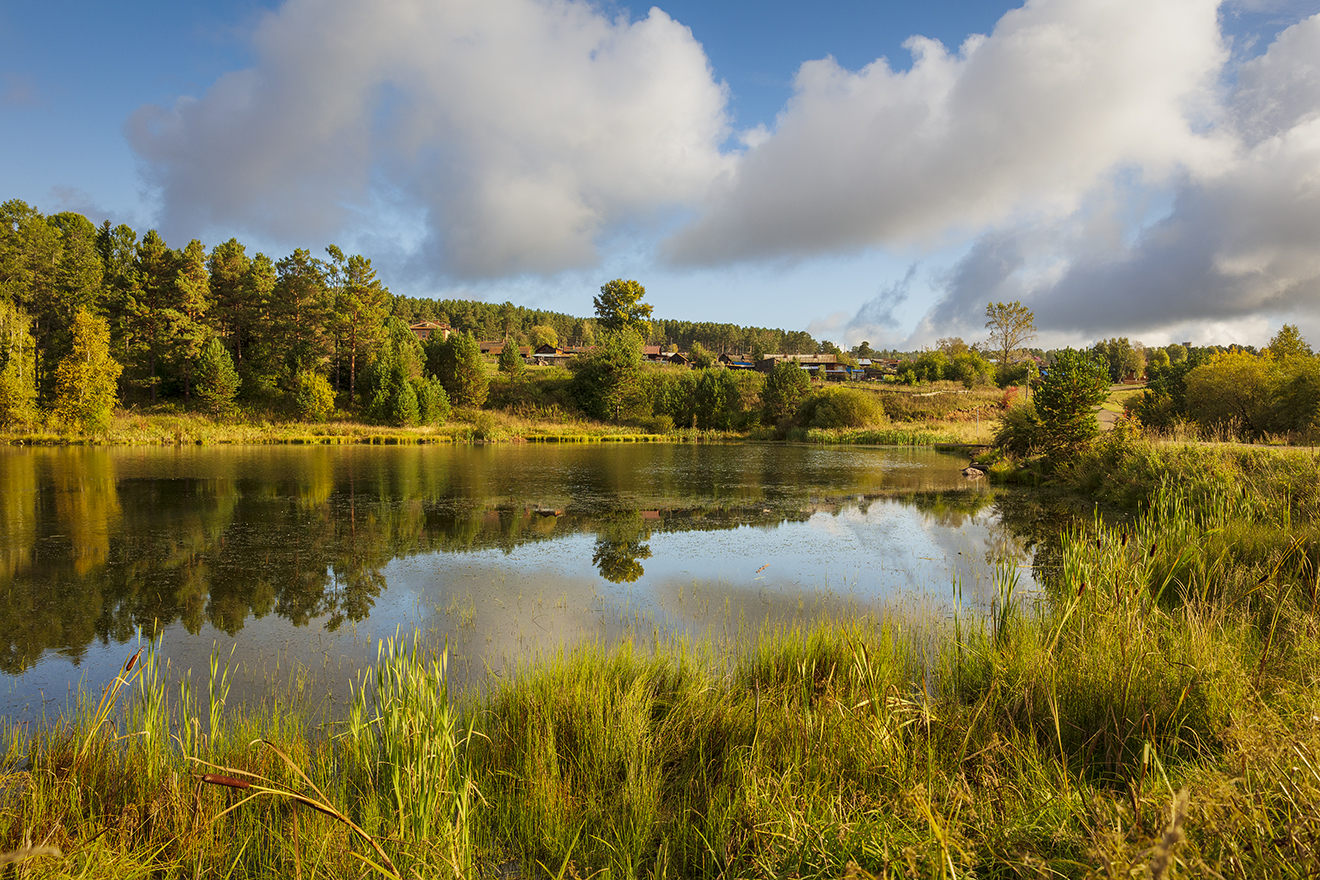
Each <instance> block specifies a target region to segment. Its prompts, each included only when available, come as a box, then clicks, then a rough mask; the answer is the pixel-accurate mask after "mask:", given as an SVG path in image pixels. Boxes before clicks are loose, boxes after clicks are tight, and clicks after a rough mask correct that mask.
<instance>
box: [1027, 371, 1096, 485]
mask: <svg viewBox="0 0 1320 880" xmlns="http://www.w3.org/2000/svg"><path fill="white" fill-rule="evenodd" d="M1108 390H1109V369H1108V367H1107V365H1106V364H1105V363H1104V362H1103V361H1101V360H1100V359H1099V358H1098V357H1096V356H1095V355H1094V354H1093V353H1090V352H1081V351H1076V350H1074V349H1071V348H1065V349H1064V350H1063V351H1060V352H1058V353H1057V354H1056V355H1055V359H1054V363H1053V364H1052V365H1051V366H1050V368H1049V371H1048V373H1047V374H1046V375H1044V376H1042V377H1041V379H1040V384H1039V386H1038V387H1037V389H1036V400H1035V406H1036V413H1037V414H1038V415H1039V416H1040V421H1041V429H1042V436H1041V443H1042V445H1043V446H1044V449H1045V452H1046V454H1047V455H1048V456H1049V457H1050V459H1051V460H1052V461H1056V462H1058V461H1064V460H1067V459H1068V458H1070V457H1072V456H1073V455H1075V454H1076V453H1077V452H1078V451H1079V450H1080V449H1081V448H1082V447H1083V446H1084V445H1085V444H1086V443H1088V442H1089V441H1090V440H1091V439H1092V438H1094V437H1095V435H1096V434H1098V433H1099V432H1100V424H1099V422H1098V421H1097V420H1096V417H1095V409H1096V407H1098V406H1099V405H1100V404H1101V403H1102V402H1103V401H1104V399H1105V396H1106V395H1107V394H1108Z"/></svg>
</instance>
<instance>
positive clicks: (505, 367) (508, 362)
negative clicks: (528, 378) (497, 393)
mask: <svg viewBox="0 0 1320 880" xmlns="http://www.w3.org/2000/svg"><path fill="white" fill-rule="evenodd" d="M498 363H499V367H500V372H501V373H507V374H508V376H509V382H510V383H512V382H513V380H514V379H516V378H518V376H520V375H521V374H522V371H523V368H524V367H525V366H526V363H525V362H524V361H523V359H522V355H521V354H519V353H518V346H517V345H515V344H514V343H513V342H510V341H505V343H504V348H503V349H501V350H500V357H499V361H498Z"/></svg>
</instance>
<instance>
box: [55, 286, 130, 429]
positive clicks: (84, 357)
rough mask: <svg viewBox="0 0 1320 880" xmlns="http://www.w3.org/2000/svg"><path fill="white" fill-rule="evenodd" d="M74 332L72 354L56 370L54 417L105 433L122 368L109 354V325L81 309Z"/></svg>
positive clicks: (72, 425)
mask: <svg viewBox="0 0 1320 880" xmlns="http://www.w3.org/2000/svg"><path fill="white" fill-rule="evenodd" d="M72 331H73V341H72V346H71V347H70V349H69V353H68V355H66V356H65V358H64V360H62V361H60V365H59V367H58V368H57V369H56V370H55V419H56V421H57V422H58V423H59V424H61V425H64V426H65V427H66V428H72V429H75V430H78V431H81V432H83V433H85V434H92V433H104V432H105V431H106V430H107V429H108V428H109V427H110V412H111V410H112V409H113V408H114V405H115V403H116V402H117V400H118V397H119V395H118V392H117V390H116V383H117V382H118V381H119V374H120V372H121V371H122V369H123V368H122V367H121V366H120V365H119V364H118V363H116V362H115V360H114V358H112V357H110V325H109V324H107V323H106V321H105V320H104V319H102V318H97V317H94V316H93V315H92V314H91V313H90V312H88V311H87V310H86V309H79V310H78V313H77V314H76V315H75V316H74V319H73V327H72Z"/></svg>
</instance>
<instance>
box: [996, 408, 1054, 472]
mask: <svg viewBox="0 0 1320 880" xmlns="http://www.w3.org/2000/svg"><path fill="white" fill-rule="evenodd" d="M1044 428H1045V426H1044V425H1043V424H1042V423H1041V420H1040V417H1039V416H1037V415H1036V406H1035V404H1033V403H1032V402H1031V401H1027V402H1026V403H1021V404H1018V405H1017V406H1013V407H1009V408H1008V409H1006V410H1004V414H1003V415H1002V416H1001V417H1000V421H999V427H998V428H996V429H995V438H994V444H995V447H996V448H997V449H1002V450H1004V451H1005V452H1007V453H1008V454H1009V455H1013V456H1018V457H1021V458H1025V457H1027V456H1029V455H1034V454H1035V453H1036V452H1039V451H1040V449H1041V448H1042V446H1043V441H1044Z"/></svg>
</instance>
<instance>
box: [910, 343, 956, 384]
mask: <svg viewBox="0 0 1320 880" xmlns="http://www.w3.org/2000/svg"><path fill="white" fill-rule="evenodd" d="M948 367H949V358H948V356H947V355H945V354H944V352H942V351H940V350H939V349H932V350H929V351H923V352H922V353H921V354H920V355H918V356H917V359H916V360H915V361H913V363H912V372H913V374H914V375H916V377H917V379H918V380H919V381H922V382H938V381H940V380H941V379H943V378H944V372H945V370H947V369H948Z"/></svg>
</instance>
